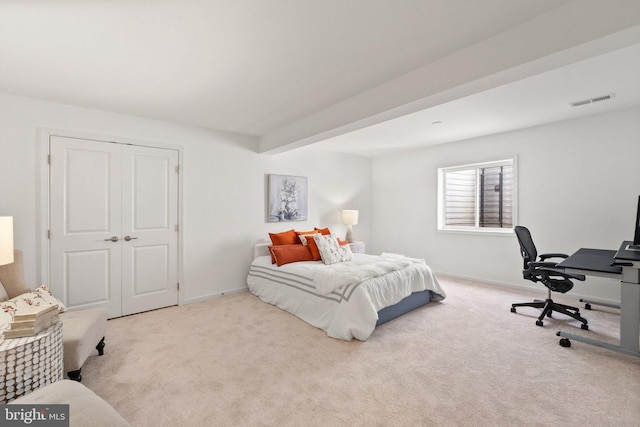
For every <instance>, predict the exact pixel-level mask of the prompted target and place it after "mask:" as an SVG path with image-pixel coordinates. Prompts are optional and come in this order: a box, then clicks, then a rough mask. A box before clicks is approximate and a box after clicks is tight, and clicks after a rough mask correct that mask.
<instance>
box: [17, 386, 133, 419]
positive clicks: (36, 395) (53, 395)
mask: <svg viewBox="0 0 640 427" xmlns="http://www.w3.org/2000/svg"><path fill="white" fill-rule="evenodd" d="M12 404H20V405H56V404H68V405H69V426H71V427H74V426H78V427H86V426H95V427H102V426H104V427H119V426H130V424H129V423H128V422H127V421H126V420H125V419H124V418H122V416H121V415H120V414H119V413H118V412H117V411H116V410H115V409H113V407H112V406H111V405H109V404H108V403H107V402H105V401H104V400H102V399H101V398H100V397H99V396H98V395H97V394H95V393H94V392H93V391H91V390H89V389H88V388H86V387H85V386H83V385H82V384H80V383H77V382H75V381H70V380H62V381H58V382H55V383H52V384H49V385H46V386H44V387H42V388H39V389H38V390H35V391H33V392H31V393H29V394H27V395H26V396H22V397H19V398H17V399H16V400H13V401H11V402H9V405H12Z"/></svg>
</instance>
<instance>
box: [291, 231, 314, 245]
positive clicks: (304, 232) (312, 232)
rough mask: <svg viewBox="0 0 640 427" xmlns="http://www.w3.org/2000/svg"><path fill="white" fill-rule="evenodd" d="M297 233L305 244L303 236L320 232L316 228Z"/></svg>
mask: <svg viewBox="0 0 640 427" xmlns="http://www.w3.org/2000/svg"><path fill="white" fill-rule="evenodd" d="M296 234H297V235H298V239H300V242H302V244H303V245H304V244H305V241H304V240H302V239H304V237H303V236H308V235H311V234H318V232H317V231H316V230H311V231H296Z"/></svg>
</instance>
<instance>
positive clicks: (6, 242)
mask: <svg viewBox="0 0 640 427" xmlns="http://www.w3.org/2000/svg"><path fill="white" fill-rule="evenodd" d="M12 262H13V217H12V216H0V265H5V264H11V263H12Z"/></svg>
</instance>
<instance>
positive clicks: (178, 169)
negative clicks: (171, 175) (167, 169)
mask: <svg viewBox="0 0 640 427" xmlns="http://www.w3.org/2000/svg"><path fill="white" fill-rule="evenodd" d="M176 173H180V165H176Z"/></svg>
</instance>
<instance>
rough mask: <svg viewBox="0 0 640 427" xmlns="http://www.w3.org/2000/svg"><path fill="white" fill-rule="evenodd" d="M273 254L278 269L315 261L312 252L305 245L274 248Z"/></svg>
mask: <svg viewBox="0 0 640 427" xmlns="http://www.w3.org/2000/svg"><path fill="white" fill-rule="evenodd" d="M271 253H272V254H273V257H274V258H275V260H276V264H278V267H280V266H281V265H285V264H290V263H292V262H300V261H313V257H312V256H311V251H310V250H309V247H308V246H305V245H280V246H274V247H273V248H272V249H271Z"/></svg>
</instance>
